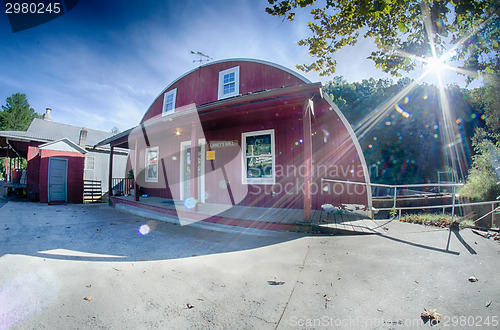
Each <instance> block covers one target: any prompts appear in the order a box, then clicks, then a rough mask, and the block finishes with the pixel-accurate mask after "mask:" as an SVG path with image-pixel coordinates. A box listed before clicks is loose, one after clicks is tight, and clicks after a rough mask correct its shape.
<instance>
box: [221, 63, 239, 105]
mask: <svg viewBox="0 0 500 330" xmlns="http://www.w3.org/2000/svg"><path fill="white" fill-rule="evenodd" d="M239 93H240V67H239V66H237V67H234V68H231V69H227V70H224V71H221V72H219V97H218V99H219V100H222V99H225V98H228V97H232V96H236V95H238V94H239Z"/></svg>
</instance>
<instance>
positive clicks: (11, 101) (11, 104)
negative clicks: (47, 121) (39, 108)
mask: <svg viewBox="0 0 500 330" xmlns="http://www.w3.org/2000/svg"><path fill="white" fill-rule="evenodd" d="M41 117H42V116H41V115H40V114H38V113H36V112H35V110H34V109H33V108H32V107H30V104H29V103H28V98H27V97H26V94H24V93H15V94H12V95H11V96H9V97H8V98H7V101H6V105H2V111H1V112H0V129H1V130H4V131H24V130H26V129H28V127H29V125H30V124H31V121H32V120H33V119H34V118H41Z"/></svg>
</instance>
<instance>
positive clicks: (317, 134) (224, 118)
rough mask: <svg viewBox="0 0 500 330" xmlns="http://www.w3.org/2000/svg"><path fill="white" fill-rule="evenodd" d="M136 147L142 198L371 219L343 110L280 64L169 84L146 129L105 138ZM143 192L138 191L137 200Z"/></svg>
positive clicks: (364, 173)
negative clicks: (330, 209)
mask: <svg viewBox="0 0 500 330" xmlns="http://www.w3.org/2000/svg"><path fill="white" fill-rule="evenodd" d="M107 143H110V144H111V146H112V148H114V147H125V148H129V149H130V150H131V166H132V168H133V169H134V174H135V180H136V183H137V185H138V186H140V193H141V194H148V195H150V196H157V197H163V198H167V199H172V200H174V201H177V200H180V201H184V202H185V203H184V205H185V206H187V207H188V208H190V209H192V210H193V211H195V210H196V205H197V203H211V204H219V205H228V206H232V205H240V206H255V207H266V208H292V209H303V210H304V211H303V212H304V219H305V220H308V219H310V216H311V210H313V209H321V206H322V205H324V204H331V205H333V206H338V207H340V208H353V209H356V210H358V211H362V212H366V213H367V214H371V210H372V207H371V191H370V189H366V187H365V186H364V185H353V184H345V183H338V182H329V181H324V180H323V179H335V180H346V181H353V182H363V183H368V182H369V172H368V169H367V166H366V163H365V160H364V156H363V153H362V150H361V147H360V145H359V143H358V141H357V139H356V136H355V134H354V132H353V130H352V128H351V126H350V124H349V123H348V122H347V120H346V118H345V117H344V115H343V114H342V113H341V112H340V111H339V109H338V107H337V106H335V104H334V103H333V102H332V101H331V99H330V98H329V96H328V95H326V94H324V93H323V92H322V88H321V84H320V83H311V82H310V81H308V80H307V79H306V78H304V77H302V76H300V75H299V74H297V73H295V72H293V71H291V70H289V69H286V68H284V67H282V66H279V65H276V64H273V63H269V62H264V61H259V60H251V59H231V60H223V61H217V62H213V63H209V64H207V65H204V66H201V67H199V68H197V69H194V70H192V71H191V72H188V73H187V74H185V75H183V76H181V77H179V78H178V79H177V80H175V81H174V82H172V83H171V84H170V85H168V86H167V87H166V88H165V90H164V91H162V92H161V93H160V95H159V96H158V97H157V98H156V99H155V100H154V101H153V103H152V104H151V106H150V107H149V109H148V110H147V111H146V113H145V114H144V117H143V118H142V120H141V122H140V125H138V126H137V127H135V128H133V129H130V130H128V131H126V132H123V133H121V134H118V135H116V136H114V137H112V138H109V139H106V140H104V141H102V142H100V143H99V144H107ZM138 194H139V192H138V191H137V189H136V200H138V196H139V195H138Z"/></svg>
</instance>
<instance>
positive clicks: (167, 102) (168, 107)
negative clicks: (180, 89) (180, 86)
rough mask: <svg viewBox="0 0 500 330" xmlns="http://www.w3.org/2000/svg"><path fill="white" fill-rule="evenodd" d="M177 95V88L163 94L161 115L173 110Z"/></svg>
mask: <svg viewBox="0 0 500 330" xmlns="http://www.w3.org/2000/svg"><path fill="white" fill-rule="evenodd" d="M176 96H177V88H175V89H172V90H171V91H169V92H167V93H165V94H164V95H163V112H162V114H163V116H165V115H168V114H171V113H173V112H174V110H175V99H176Z"/></svg>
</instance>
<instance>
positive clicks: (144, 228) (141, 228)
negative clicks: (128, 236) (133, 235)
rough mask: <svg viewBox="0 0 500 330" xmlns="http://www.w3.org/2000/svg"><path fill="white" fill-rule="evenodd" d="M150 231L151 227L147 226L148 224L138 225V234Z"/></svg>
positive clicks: (145, 233)
mask: <svg viewBox="0 0 500 330" xmlns="http://www.w3.org/2000/svg"><path fill="white" fill-rule="evenodd" d="M150 231H151V228H149V226H148V225H142V226H140V227H139V234H141V235H142V236H144V235H147V234H149V232H150Z"/></svg>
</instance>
